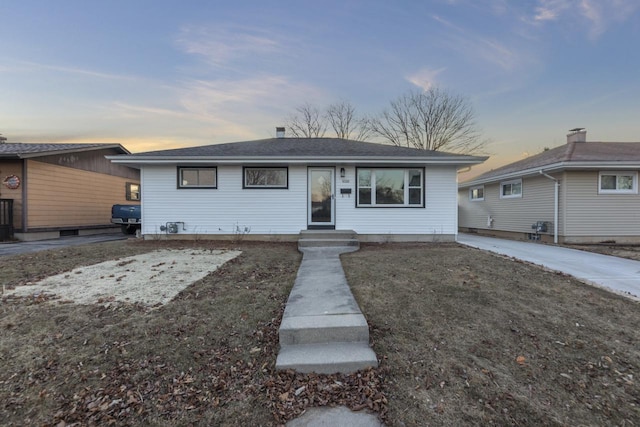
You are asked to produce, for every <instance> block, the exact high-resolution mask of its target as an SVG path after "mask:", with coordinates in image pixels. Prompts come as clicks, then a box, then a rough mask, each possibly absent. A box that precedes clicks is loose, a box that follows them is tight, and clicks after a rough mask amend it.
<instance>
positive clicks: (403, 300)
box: [0, 241, 640, 426]
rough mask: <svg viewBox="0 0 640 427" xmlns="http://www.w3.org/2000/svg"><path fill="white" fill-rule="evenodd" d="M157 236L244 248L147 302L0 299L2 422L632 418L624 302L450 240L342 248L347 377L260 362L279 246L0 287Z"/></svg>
mask: <svg viewBox="0 0 640 427" xmlns="http://www.w3.org/2000/svg"><path fill="white" fill-rule="evenodd" d="M167 248H193V249H224V248H230V249H239V250H241V251H242V254H240V255H239V256H238V257H237V258H234V259H233V260H231V261H229V262H228V263H226V264H224V265H223V266H222V267H221V268H220V269H219V270H217V271H215V272H213V273H210V274H209V275H207V276H206V277H204V278H203V279H201V280H198V281H197V282H195V283H194V284H192V285H190V286H188V287H186V288H185V289H184V290H183V291H181V292H180V293H179V294H178V295H177V296H176V297H175V298H174V299H173V300H171V301H170V302H169V303H167V304H165V305H162V306H158V307H155V308H153V309H150V307H149V306H146V305H143V304H141V303H137V302H135V301H132V302H118V301H114V300H108V299H107V300H106V301H107V304H97V305H80V304H74V303H71V302H70V301H68V300H60V299H58V300H56V299H51V298H50V297H48V296H46V295H40V296H38V297H26V298H13V297H11V298H8V297H6V295H5V296H4V297H3V301H2V304H1V305H0V357H1V358H2V365H1V367H0V402H1V403H0V419H2V420H3V424H6V425H26V424H40V425H61V426H63V425H74V424H75V425H92V424H93V425H103V424H108V423H113V424H115V425H149V424H151V425H160V426H162V425H166V426H169V425H177V424H179V425H189V424H202V425H239V426H240V425H256V426H257V425H277V424H279V423H282V422H284V421H286V420H287V419H290V418H291V417H293V416H295V415H296V414H299V413H300V411H302V410H303V409H304V407H305V406H306V405H321V404H347V405H350V406H351V407H357V408H362V407H368V408H372V409H375V410H378V411H379V413H380V415H381V417H382V418H383V419H384V421H385V422H386V423H387V424H388V425H397V426H403V425H406V426H411V425H463V424H467V425H468V424H471V425H473V424H476V425H565V424H566V425H579V424H582V425H638V424H640V386H639V385H638V375H639V372H640V350H639V348H640V339H639V338H640V311H639V310H638V308H639V306H638V303H637V302H633V301H630V300H627V299H624V298H622V297H619V296H616V295H614V294H610V293H607V292H605V291H602V290H600V289H596V288H592V287H589V286H586V285H582V284H581V283H579V282H577V281H575V280H572V279H570V278H568V277H565V276H562V275H558V274H554V273H550V272H545V271H543V270H541V269H539V268H536V267H533V266H530V265H527V264H523V263H520V262H516V261H513V260H509V259H505V258H501V257H498V256H495V255H491V254H487V253H484V252H481V251H478V250H473V249H469V248H464V247H461V246H458V245H455V244H431V245H429V244H426V245H425V244H423V245H409V244H403V245H399V244H388V245H364V246H363V247H362V249H361V250H360V251H358V252H355V253H352V254H348V255H345V256H343V265H344V269H345V272H346V274H347V278H348V280H349V283H350V285H351V287H352V290H353V292H354V295H355V296H356V299H357V300H358V302H359V304H360V307H361V309H362V311H363V312H364V314H365V316H366V318H367V320H368V321H369V324H370V329H371V339H372V343H373V347H374V350H375V351H376V354H377V355H378V357H379V358H380V359H381V364H380V368H379V369H377V370H374V371H368V372H364V373H361V374H360V375H352V376H315V375H309V376H304V375H294V374H292V373H276V372H274V370H273V368H274V364H275V356H276V354H277V350H278V348H277V328H278V326H279V321H280V316H281V312H282V309H283V307H284V303H285V301H286V298H287V296H288V293H289V291H290V289H291V286H292V285H293V281H294V280H295V275H296V272H297V268H298V265H299V262H300V260H301V255H300V254H299V253H298V252H297V250H296V247H295V245H293V244H273V243H272V244H257V243H256V244H253V243H248V242H243V243H239V244H231V243H226V244H223V243H205V242H197V243H167V242H138V241H124V242H112V243H103V244H99V245H91V246H83V247H74V248H69V249H65V250H56V251H49V252H47V253H45V252H41V253H37V254H26V255H20V256H15V257H10V258H0V271H1V272H2V274H1V275H0V284H2V286H3V287H4V288H6V289H9V288H12V287H14V286H21V285H24V284H26V283H28V282H33V281H35V280H38V279H41V278H43V277H46V276H50V275H53V274H57V273H61V272H65V271H69V270H71V269H73V268H75V267H78V266H82V265H89V264H94V263H97V262H100V261H105V260H109V259H115V258H123V257H125V256H130V255H136V254H141V253H147V252H150V251H152V250H155V249H167ZM161 261H164V262H167V261H170V260H161ZM140 286H145V283H141V284H140Z"/></svg>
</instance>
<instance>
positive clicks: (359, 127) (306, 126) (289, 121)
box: [285, 101, 371, 141]
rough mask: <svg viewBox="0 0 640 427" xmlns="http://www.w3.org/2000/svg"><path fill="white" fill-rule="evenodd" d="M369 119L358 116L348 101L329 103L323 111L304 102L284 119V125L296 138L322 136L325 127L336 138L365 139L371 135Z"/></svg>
mask: <svg viewBox="0 0 640 427" xmlns="http://www.w3.org/2000/svg"><path fill="white" fill-rule="evenodd" d="M368 120H369V119H367V118H366V117H358V115H357V114H356V109H355V107H354V106H353V105H352V104H351V103H350V102H349V101H339V102H336V103H334V104H331V105H329V106H328V107H327V108H326V109H325V110H324V113H322V112H321V110H320V109H319V108H317V107H316V106H314V105H312V104H309V103H306V104H303V105H301V106H299V107H297V108H296V112H295V113H294V114H293V115H291V116H289V117H288V118H286V119H285V122H286V126H287V127H288V128H289V130H290V131H291V133H292V134H293V136H295V137H297V138H318V137H323V136H324V135H325V133H326V131H327V129H329V128H330V129H332V130H333V132H335V136H336V138H343V139H356V140H358V141H365V140H366V139H367V138H369V136H370V135H371V131H370V129H369V122H368Z"/></svg>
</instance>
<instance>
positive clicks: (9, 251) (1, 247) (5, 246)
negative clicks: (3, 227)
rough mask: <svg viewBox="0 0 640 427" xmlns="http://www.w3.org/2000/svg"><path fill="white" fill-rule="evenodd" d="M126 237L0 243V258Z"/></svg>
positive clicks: (120, 235)
mask: <svg viewBox="0 0 640 427" xmlns="http://www.w3.org/2000/svg"><path fill="white" fill-rule="evenodd" d="M127 237H130V236H125V235H124V234H121V233H113V234H94V235H91V236H68V237H60V238H59V239H51V240H38V241H34V242H15V243H14V242H11V243H0V256H7V255H18V254H25V253H29V252H38V251H44V250H47V249H58V248H65V247H68V246H77V245H86V244H89V243H100V242H110V241H112V240H124V239H126V238H127Z"/></svg>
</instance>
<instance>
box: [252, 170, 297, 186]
mask: <svg viewBox="0 0 640 427" xmlns="http://www.w3.org/2000/svg"><path fill="white" fill-rule="evenodd" d="M288 186H289V183H288V169H287V168H249V167H246V168H244V185H243V187H244V188H288Z"/></svg>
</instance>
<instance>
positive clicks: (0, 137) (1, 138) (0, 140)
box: [0, 133, 7, 144]
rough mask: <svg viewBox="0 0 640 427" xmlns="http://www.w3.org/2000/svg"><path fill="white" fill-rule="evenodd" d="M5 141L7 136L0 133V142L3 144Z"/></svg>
mask: <svg viewBox="0 0 640 427" xmlns="http://www.w3.org/2000/svg"><path fill="white" fill-rule="evenodd" d="M5 142H7V138H5V137H4V136H2V134H1V133H0V144H4V143H5Z"/></svg>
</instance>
